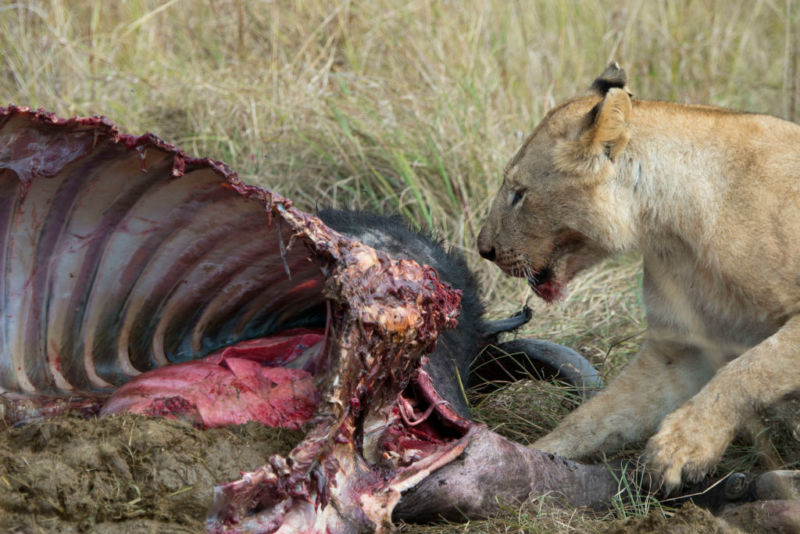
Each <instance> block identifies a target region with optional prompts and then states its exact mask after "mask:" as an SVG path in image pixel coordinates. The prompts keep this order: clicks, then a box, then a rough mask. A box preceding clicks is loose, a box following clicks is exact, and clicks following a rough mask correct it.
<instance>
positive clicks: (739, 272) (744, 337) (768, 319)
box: [478, 76, 800, 489]
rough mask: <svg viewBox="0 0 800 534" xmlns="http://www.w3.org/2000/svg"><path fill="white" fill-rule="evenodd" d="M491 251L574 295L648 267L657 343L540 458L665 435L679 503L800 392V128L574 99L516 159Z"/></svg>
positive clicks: (668, 471) (514, 270)
mask: <svg viewBox="0 0 800 534" xmlns="http://www.w3.org/2000/svg"><path fill="white" fill-rule="evenodd" d="M622 79H623V80H624V76H623V77H622ZM623 83H624V82H623ZM596 84H597V82H596ZM619 85H623V84H619ZM515 199H516V201H515ZM478 243H479V248H480V249H481V253H482V254H484V255H485V256H487V257H491V258H493V259H494V261H495V262H496V263H497V264H498V265H499V266H500V267H501V268H503V269H504V270H505V271H506V272H508V273H509V274H512V275H517V276H523V275H526V276H529V277H531V276H532V275H535V274H536V273H537V272H542V271H543V270H544V269H545V267H552V270H553V272H555V275H556V279H558V280H561V281H566V280H568V279H570V278H571V277H572V276H574V274H575V273H576V272H578V271H580V270H581V269H583V268H585V267H587V266H588V265H590V264H592V263H594V262H596V261H597V260H599V259H600V258H602V257H604V256H607V255H609V254H614V253H618V252H624V251H627V250H631V249H638V250H640V251H641V253H642V255H643V258H644V284H643V289H644V298H645V305H646V308H647V317H648V324H649V326H648V332H647V335H646V342H645V343H644V345H643V347H642V348H641V350H640V352H639V354H638V355H637V357H636V358H635V359H634V360H633V361H632V362H631V364H630V365H629V366H628V367H627V368H626V369H625V370H624V371H623V373H622V374H621V375H620V376H619V377H618V379H617V380H615V381H614V382H613V383H612V384H611V385H610V386H609V388H607V390H606V391H604V392H603V393H601V394H599V395H597V396H596V397H595V398H594V399H592V400H591V401H589V402H588V403H587V404H586V405H584V406H582V407H581V408H579V409H578V410H576V411H575V412H573V413H572V414H570V415H569V416H568V417H567V418H566V419H565V420H564V421H563V422H562V424H561V425H559V427H558V428H556V430H554V431H553V432H552V433H551V434H549V435H548V436H545V437H544V438H542V439H541V440H539V441H538V442H537V443H536V444H535V446H536V447H538V448H541V449H544V450H548V451H552V452H556V453H559V454H562V455H565V456H570V457H586V456H590V455H593V454H595V453H597V452H600V451H605V450H610V449H614V448H618V447H620V446H622V445H623V444H624V443H626V442H630V441H638V440H642V439H645V438H647V437H649V436H652V437H650V440H649V442H648V447H647V452H646V456H645V459H646V460H647V461H648V463H649V465H650V466H651V468H652V469H653V470H654V471H655V472H656V473H658V474H661V475H662V476H663V479H664V482H665V484H666V486H667V488H668V489H671V488H675V487H677V486H678V485H679V484H680V483H681V482H682V480H690V481H694V480H697V479H698V478H700V477H702V476H703V475H704V474H705V473H706V472H708V470H709V469H710V468H711V467H713V465H714V464H715V463H716V462H717V461H718V459H719V457H720V456H721V454H722V452H723V451H724V449H725V448H726V446H727V445H728V443H729V442H730V440H731V439H732V437H733V435H734V433H735V431H736V429H737V427H739V426H741V424H742V423H743V421H744V419H745V418H746V417H747V416H749V415H750V414H753V413H754V412H755V411H757V410H759V409H761V408H763V407H765V406H766V405H768V404H771V403H773V402H775V401H777V400H779V399H780V398H781V397H783V396H785V395H786V394H789V393H792V392H794V391H797V390H798V389H800V365H798V364H800V126H797V125H795V124H792V123H789V122H786V121H782V120H780V119H777V118H774V117H770V116H765V115H757V114H744V113H737V112H732V111H728V110H723V109H718V108H713V107H709V106H688V105H680V104H674V103H666V102H654V101H645V100H638V99H631V97H630V96H629V94H628V92H627V91H626V90H624V89H622V88H617V87H611V88H610V89H608V90H607V91H606V92H605V93H604V94H600V95H598V94H593V95H590V96H586V97H581V98H577V99H574V100H572V101H570V102H568V103H566V104H564V105H562V106H559V107H558V108H556V109H554V110H553V111H551V112H550V114H548V116H547V117H546V118H545V119H544V121H543V122H542V124H540V125H539V126H538V127H537V128H536V130H535V131H534V133H533V134H532V135H531V136H530V137H529V138H528V140H527V141H526V142H525V144H524V145H523V147H522V148H521V149H520V150H519V152H518V153H517V154H516V155H515V156H514V158H512V160H511V162H510V163H509V166H508V167H507V169H506V177H505V180H504V183H503V186H502V187H501V189H500V191H499V193H498V195H497V198H495V200H494V203H493V205H492V209H491V211H490V214H489V217H488V220H487V222H486V225H485V227H484V228H483V230H482V231H481V234H480V236H479V241H478Z"/></svg>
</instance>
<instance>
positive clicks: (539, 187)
mask: <svg viewBox="0 0 800 534" xmlns="http://www.w3.org/2000/svg"><path fill="white" fill-rule="evenodd" d="M631 107H632V105H631V96H630V93H629V92H628V90H627V89H626V76H625V72H624V71H623V70H622V69H621V68H619V66H618V65H617V64H616V63H612V64H611V65H609V67H608V68H607V69H606V71H605V72H603V74H601V75H600V77H599V78H597V80H595V82H594V84H593V85H592V94H591V95H589V96H585V97H581V98H576V99H574V100H571V101H569V102H567V103H566V104H563V105H561V106H559V107H557V108H555V109H553V110H552V111H550V112H549V113H548V114H547V116H546V117H545V118H544V120H543V121H542V122H541V123H540V124H539V126H537V127H536V129H535V130H534V132H533V133H532V134H531V135H530V137H528V139H527V140H526V141H525V143H524V144H523V145H522V147H521V148H520V149H519V150H518V151H517V153H516V154H515V155H514V157H513V158H511V161H510V162H509V163H508V165H507V166H506V169H505V172H504V180H503V185H502V187H501V188H500V191H499V192H498V194H497V196H496V197H495V199H494V201H493V203H492V207H491V210H490V212H489V217H488V219H487V221H486V224H485V225H484V227H483V229H482V230H481V232H480V235H479V236H478V250H479V251H480V254H481V256H483V257H484V258H486V259H489V260H492V261H494V262H495V263H496V264H497V265H498V266H499V267H500V268H501V269H503V271H505V272H506V273H507V274H509V275H511V276H520V277H525V278H526V279H527V281H528V284H529V285H530V287H531V288H532V289H533V291H534V292H535V293H536V294H537V295H539V296H540V297H542V298H543V299H545V300H547V301H553V300H555V299H557V298H559V296H560V295H561V293H562V290H563V288H564V286H565V285H566V283H567V282H568V281H569V280H570V279H571V278H572V277H573V276H575V274H576V273H577V272H579V271H581V270H582V269H584V268H586V267H588V266H589V265H591V264H593V263H595V262H596V261H597V260H599V259H600V258H602V257H604V256H606V255H607V254H609V253H611V252H614V251H617V250H620V249H623V248H626V246H627V245H628V244H629V243H630V242H631V240H632V239H633V235H632V234H633V229H632V225H631V223H630V221H631V219H630V212H631V209H630V201H629V200H630V198H629V195H630V193H629V192H628V191H629V190H628V189H627V188H624V187H620V184H619V183H618V181H617V174H618V161H619V159H620V158H623V157H624V152H625V149H626V146H627V145H628V140H629V133H628V119H629V117H630V113H631Z"/></svg>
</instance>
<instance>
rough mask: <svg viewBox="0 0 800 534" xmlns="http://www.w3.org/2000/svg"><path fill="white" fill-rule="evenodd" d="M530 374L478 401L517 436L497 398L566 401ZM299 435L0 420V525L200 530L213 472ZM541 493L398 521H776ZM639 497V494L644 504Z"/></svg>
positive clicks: (744, 525) (727, 525)
mask: <svg viewBox="0 0 800 534" xmlns="http://www.w3.org/2000/svg"><path fill="white" fill-rule="evenodd" d="M531 384H532V383H528V384H527V387H525V388H522V386H523V385H525V384H520V388H519V389H520V390H519V391H517V388H510V390H509V391H508V392H507V393H506V394H500V395H497V396H495V397H494V398H492V399H491V403H488V404H486V405H484V406H482V407H481V409H480V410H478V411H479V412H482V413H486V412H493V413H495V414H496V415H497V416H498V417H501V418H503V419H504V420H505V424H504V425H498V426H499V428H498V430H499V431H501V432H502V433H505V434H508V437H512V438H517V439H520V438H521V435H522V434H523V432H524V430H525V429H524V428H523V427H522V426H520V428H517V427H516V426H515V422H514V420H513V419H512V418H511V417H509V416H508V414H507V413H506V412H505V411H504V407H506V408H508V409H513V410H514V411H516V412H518V413H522V414H523V415H524V409H523V406H524V407H525V408H527V409H529V410H535V411H537V412H539V413H541V412H542V411H546V410H543V407H545V406H546V405H547V402H548V398H549V402H551V404H559V405H560V407H559V409H558V410H556V409H553V410H551V412H552V413H553V414H554V415H559V412H560V411H563V412H566V411H568V410H569V409H570V408H571V405H570V404H569V403H567V404H564V403H563V402H562V401H563V398H562V399H561V400H559V398H558V397H557V396H556V395H554V390H553V388H554V387H555V386H552V385H548V384H545V383H539V386H538V387H534V386H532V385H531ZM522 392H525V393H526V395H527V396H522V395H521V393H522ZM520 403H521V405H520ZM506 405H507V406H506ZM540 422H541V421H540ZM551 424H553V423H552V422H549V421H548V422H545V423H544V425H543V426H544V427H549V426H550V425H551ZM545 430H546V428H542V429H540V431H545ZM529 433H530V432H529ZM534 434H535V433H534ZM302 435H303V434H302V432H298V431H288V430H278V429H272V428H267V427H263V426H261V425H260V424H258V423H248V424H246V425H242V426H232V427H226V428H218V429H211V430H205V431H203V430H198V429H197V428H195V427H193V426H191V425H190V424H188V423H185V422H181V421H173V420H169V419H163V418H147V417H142V416H135V415H125V416H114V417H105V418H99V419H98V418H92V419H82V418H80V417H77V416H59V417H56V418H53V419H48V420H43V421H38V422H34V423H30V424H27V425H24V426H20V427H18V428H5V429H0V532H2V533H6V532H8V533H14V534H22V533H25V534H38V533H48V534H49V533H101V534H106V533H108V534H111V533H134V534H144V533H167V534H170V533H195V532H204V531H205V528H204V521H205V517H206V513H207V510H208V508H209V506H210V504H211V501H212V495H213V488H214V486H215V485H216V484H220V483H223V482H227V481H231V480H235V479H237V478H238V477H239V474H240V472H241V471H251V470H253V469H255V468H257V467H259V466H261V465H263V464H264V463H265V461H266V459H267V458H268V457H269V456H270V455H272V454H287V453H288V452H289V451H290V450H291V449H292V448H293V447H294V445H295V444H297V443H298V442H299V441H300V440H301V439H302ZM520 440H521V441H523V442H524V441H525V440H522V439H520ZM543 502H544V501H542V500H538V501H537V500H534V501H532V502H531V503H528V504H526V505H523V506H521V507H510V508H509V509H507V510H506V512H504V513H501V514H500V515H499V516H498V517H497V518H494V519H488V520H483V521H472V522H468V523H464V524H449V525H441V524H440V525H429V526H423V525H404V526H401V528H400V530H401V532H403V533H407V534H409V533H413V534H443V533H445V532H447V533H450V532H453V533H456V532H458V533H475V532H481V533H483V532H487V533H494V532H526V533H527V532H543V533H555V532H559V533H560V532H586V533H590V532H591V533H596V532H603V533H609V534H610V533H614V534H629V533H630V534H632V533H639V532H647V533H676V532H677V533H687V534H688V533H728V532H733V533H741V532H770V531H771V530H769V529H763V528H761V527H762V526H763V521H762V520H761V518H760V517H758V513H759V512H758V510H748V511H746V512H747V513H745V510H744V509H743V510H742V512H741V513H735V514H726V517H725V519H720V518H716V517H714V516H713V515H711V514H710V513H709V512H707V511H705V510H701V509H700V508H697V507H695V506H692V505H684V506H683V507H680V508H678V509H670V508H668V507H662V506H660V505H657V504H655V505H652V506H648V507H647V508H648V510H649V512H644V511H643V510H638V511H636V510H631V509H629V508H628V509H626V510H617V511H616V512H615V511H612V512H607V513H604V514H601V516H593V515H592V514H588V513H584V512H581V511H576V510H564V509H562V508H555V507H553V506H550V505H546V504H545V505H543V504H542V503H543ZM645 504H646V502H645V501H642V502H641V503H640V504H639V507H640V508H641V507H642V506H644V505H645ZM748 514H749V515H748ZM753 514H755V515H753ZM751 516H752V517H751ZM514 524H517V525H519V529H514V527H513V525H514ZM798 524H800V518H798ZM531 529H533V530H531Z"/></svg>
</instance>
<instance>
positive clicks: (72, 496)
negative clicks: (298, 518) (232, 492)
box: [0, 415, 302, 533]
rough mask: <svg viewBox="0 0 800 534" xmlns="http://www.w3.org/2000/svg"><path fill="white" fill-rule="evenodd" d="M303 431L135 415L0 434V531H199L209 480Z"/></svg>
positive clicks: (278, 450) (282, 447)
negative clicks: (205, 426)
mask: <svg viewBox="0 0 800 534" xmlns="http://www.w3.org/2000/svg"><path fill="white" fill-rule="evenodd" d="M301 439H302V433H301V432H297V431H289V430H282V429H274V428H268V427H264V426H262V425H261V424H259V423H248V424H246V425H241V426H232V427H225V428H216V429H211V430H198V429H196V428H194V427H192V426H191V425H189V424H187V423H184V422H181V421H174V420H170V419H163V418H149V417H141V416H134V415H125V416H119V417H103V418H93V419H82V418H78V417H71V416H65V417H57V418H54V419H49V420H43V421H38V422H35V423H31V424H28V425H25V426H23V427H20V428H9V429H5V430H2V431H0V531H1V532H12V533H17V532H19V533H22V532H24V533H39V532H42V533H50V532H59V533H62V532H63V533H71V532H75V533H83V532H98V533H106V532H108V533H111V532H131V533H140V532H141V533H144V532H159V533H162V532H163V533H185V532H200V531H204V522H205V517H206V513H207V510H208V508H209V506H210V504H211V500H212V497H213V488H214V486H215V485H216V484H220V483H223V482H227V481H231V480H234V479H237V478H238V477H239V475H240V472H241V471H252V470H254V469H255V468H257V467H259V466H261V465H263V464H264V463H265V461H266V459H267V458H268V457H269V456H270V455H272V454H281V455H285V454H287V453H288V452H289V451H290V450H291V449H292V448H293V447H294V445H296V444H297V443H299V441H300V440H301Z"/></svg>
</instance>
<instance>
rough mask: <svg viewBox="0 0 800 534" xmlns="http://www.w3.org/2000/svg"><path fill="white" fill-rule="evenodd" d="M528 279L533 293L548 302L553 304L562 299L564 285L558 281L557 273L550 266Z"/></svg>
mask: <svg viewBox="0 0 800 534" xmlns="http://www.w3.org/2000/svg"><path fill="white" fill-rule="evenodd" d="M526 279H527V281H528V285H529V286H530V288H531V289H532V290H533V292H534V293H536V295H538V296H539V297H540V298H542V299H544V300H545V301H546V302H553V301H556V300H558V299H559V298H561V296H562V293H563V290H564V284H563V283H562V282H561V281H559V280H557V279H556V276H555V272H554V271H553V268H552V267H550V266H549V265H548V266H547V267H545V268H544V269H542V270H540V271H537V272H536V273H534V274H533V275H531V276H528V277H526Z"/></svg>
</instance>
